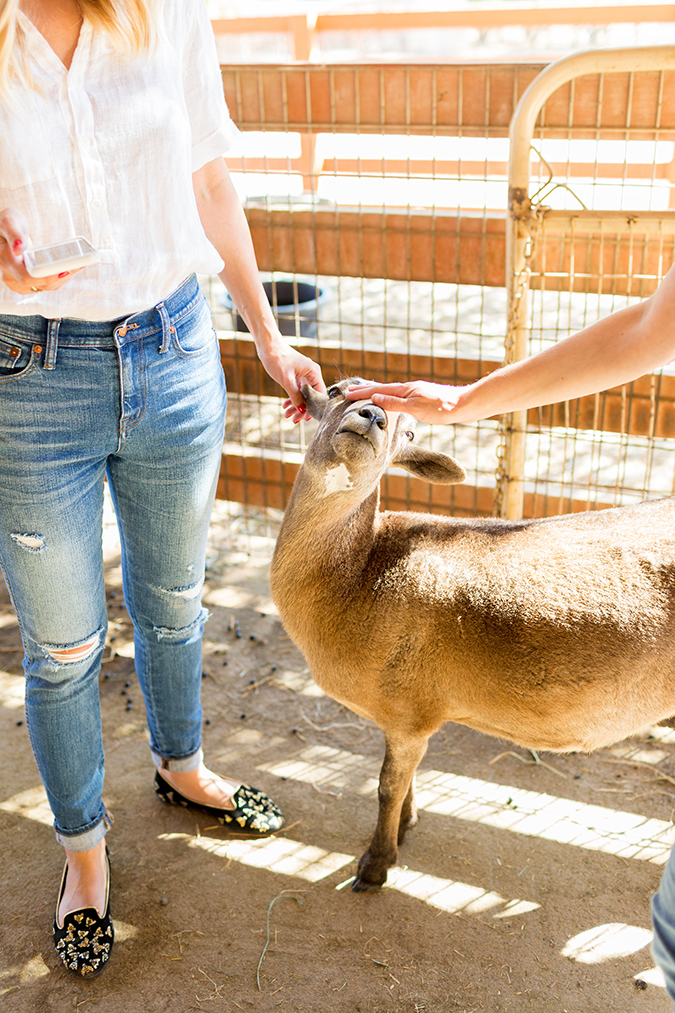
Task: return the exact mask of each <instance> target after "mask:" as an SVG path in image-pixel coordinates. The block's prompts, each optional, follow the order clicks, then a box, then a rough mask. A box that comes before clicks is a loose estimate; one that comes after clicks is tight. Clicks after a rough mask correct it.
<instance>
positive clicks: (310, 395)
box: [300, 383, 328, 419]
mask: <svg viewBox="0 0 675 1013" xmlns="http://www.w3.org/2000/svg"><path fill="white" fill-rule="evenodd" d="M300 393H301V394H302V396H303V398H304V400H305V405H306V407H307V411H308V412H309V414H310V415H311V416H312V418H313V419H320V418H321V416H322V415H323V413H324V410H325V407H326V405H327V404H328V395H327V394H322V393H321V392H320V391H318V390H314V388H313V387H310V386H309V384H308V383H306V384H304V386H303V387H302V388H301V391H300Z"/></svg>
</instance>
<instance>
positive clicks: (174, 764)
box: [150, 749, 204, 774]
mask: <svg viewBox="0 0 675 1013" xmlns="http://www.w3.org/2000/svg"><path fill="white" fill-rule="evenodd" d="M150 755H151V756H152V762H153V763H154V765H155V766H156V767H159V769H160V770H174V771H175V772H176V773H177V774H188V773H189V772H190V771H191V770H196V769H197V767H198V766H199V764H200V763H201V762H202V760H203V759H204V753H203V752H202V750H201V749H198V750H197V752H196V753H193V754H192V756H182V757H181V758H180V759H179V760H174V759H172V758H171V757H169V756H160V755H159V753H156V752H155V751H154V750H153V749H151V750H150Z"/></svg>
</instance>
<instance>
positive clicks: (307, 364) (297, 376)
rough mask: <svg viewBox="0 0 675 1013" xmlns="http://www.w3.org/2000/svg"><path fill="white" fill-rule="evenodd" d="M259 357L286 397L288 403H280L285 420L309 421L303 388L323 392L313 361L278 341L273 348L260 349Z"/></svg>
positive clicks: (322, 385) (317, 370)
mask: <svg viewBox="0 0 675 1013" xmlns="http://www.w3.org/2000/svg"><path fill="white" fill-rule="evenodd" d="M258 355H259V357H260V361H261V362H262V364H263V366H264V368H265V371H266V372H267V373H269V375H270V376H271V377H272V379H273V380H276V382H277V383H278V384H279V386H280V387H283V388H284V390H285V391H286V393H287V394H288V400H286V401H284V403H283V407H284V408H285V409H286V411H285V415H286V418H287V419H288V418H290V419H292V420H293V422H302V420H303V419H309V418H310V417H311V416H310V415H308V414H307V412H306V410H305V402H304V401H303V398H302V394H301V390H302V387H303V386H304V385H305V384H308V385H309V386H310V387H313V388H314V390H320V391H325V390H326V387H325V385H324V382H323V380H322V378H321V369H320V368H319V366H317V364H316V362H313V361H312V359H309V358H308V357H307V356H306V355H302V354H301V353H300V352H298V351H297V350H296V349H295V348H292V347H291V345H288V344H286V342H285V341H283V339H281V338H280V340H279V342H278V343H276V344H275V345H274V346H273V348H272V349H270V350H262V351H261V350H260V349H259V350H258Z"/></svg>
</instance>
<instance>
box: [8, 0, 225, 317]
mask: <svg viewBox="0 0 675 1013" xmlns="http://www.w3.org/2000/svg"><path fill="white" fill-rule="evenodd" d="M161 10H162V21H163V25H162V26H161V30H160V32H159V37H158V40H157V45H156V49H155V50H154V51H153V52H152V53H151V54H149V55H145V56H142V57H140V58H138V59H133V58H130V57H128V56H127V57H125V56H123V55H119V54H118V53H116V52H115V51H114V49H113V46H112V45H111V41H110V39H109V38H108V36H107V35H106V34H105V33H104V32H95V31H93V30H92V28H91V25H90V24H89V23H88V22H87V21H86V20H85V21H84V24H83V25H82V28H81V30H80V37H79V40H78V44H77V49H76V51H75V55H74V57H73V61H72V64H71V67H70V69H69V70H66V68H65V66H64V65H63V63H62V62H61V61H60V60H59V58H58V57H57V56H56V54H55V53H54V51H53V50H52V48H51V46H50V45H49V44H48V43H47V42H46V40H45V39H44V38H43V36H42V35H41V34H40V33H39V32H38V30H37V29H36V28H35V27H34V25H33V24H32V23H31V22H30V21H29V19H28V18H27V17H26V16H25V15H23V14H22V13H20V14H19V17H20V18H21V24H22V27H23V28H24V30H25V32H26V35H27V38H28V45H29V54H30V71H31V74H32V76H33V79H34V84H35V86H36V87H35V88H30V89H28V88H25V87H20V86H19V85H16V86H15V87H14V88H13V92H12V101H11V102H9V103H7V102H5V103H3V104H0V138H1V141H0V210H2V209H4V208H9V207H12V208H17V209H18V210H19V211H21V212H22V213H23V214H24V215H25V217H26V219H27V220H28V223H29V227H30V231H31V242H32V245H34V246H41V245H43V244H46V243H53V242H59V241H62V240H65V239H68V238H70V237H72V236H75V235H82V236H85V237H86V238H87V239H88V240H89V242H90V243H91V244H92V245H93V246H95V247H96V249H98V250H99V252H100V254H101V261H100V263H98V264H94V265H91V266H89V267H85V268H84V269H83V270H82V271H80V272H79V273H78V274H75V275H73V277H72V278H71V279H69V280H68V281H67V282H66V283H65V284H64V285H63V286H62V287H61V288H60V289H58V290H57V291H54V292H37V293H30V294H29V295H19V294H18V293H16V292H12V291H11V289H9V288H7V286H6V285H4V284H3V283H2V282H1V281H0V314H16V315H20V316H28V315H34V314H39V315H41V316H44V317H47V318H50V319H55V318H59V317H77V318H79V319H84V320H114V319H117V318H119V317H122V316H127V315H129V314H131V313H136V312H138V311H140V310H145V309H148V308H150V307H151V306H154V305H155V304H156V303H158V302H161V300H162V299H164V298H165V297H166V296H167V295H169V293H170V292H172V291H173V290H174V289H175V288H176V287H177V286H178V285H180V283H181V282H182V281H183V280H184V279H185V278H186V277H188V276H189V275H190V274H192V272H193V271H196V272H199V273H203V274H215V273H218V272H219V271H221V270H222V268H223V262H222V260H221V258H220V256H219V254H218V253H217V251H216V250H215V248H214V247H213V246H212V245H211V243H210V242H209V241H208V239H207V238H206V235H205V233H204V230H203V228H202V225H201V222H200V220H199V214H198V211H197V204H196V201H195V197H194V192H193V189H192V173H193V172H194V171H195V170H196V169H199V168H201V167H202V166H203V165H205V164H206V163H207V162H209V161H211V160H213V159H214V158H217V157H218V156H220V155H223V154H224V153H225V152H226V151H227V150H228V148H230V147H231V145H232V142H233V141H234V140H235V138H236V137H237V136H238V133H239V132H238V130H237V128H236V127H235V126H234V124H233V123H232V120H231V119H230V116H229V113H228V111H227V106H226V105H225V100H224V97H223V88H222V82H221V77H220V68H219V65H218V58H217V55H216V47H215V40H214V37H213V32H212V30H211V25H210V22H209V18H208V14H207V10H206V4H205V2H204V0H164V4H163V5H162V8H161Z"/></svg>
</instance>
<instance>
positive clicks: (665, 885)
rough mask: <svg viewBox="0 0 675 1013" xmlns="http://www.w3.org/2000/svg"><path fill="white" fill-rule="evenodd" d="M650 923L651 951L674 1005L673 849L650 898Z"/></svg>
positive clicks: (674, 903) (674, 906)
mask: <svg viewBox="0 0 675 1013" xmlns="http://www.w3.org/2000/svg"><path fill="white" fill-rule="evenodd" d="M652 924H653V926H654V942H653V943H652V953H653V954H654V960H655V961H656V963H657V964H658V965H659V967H660V968H661V970H662V971H663V974H664V976H665V979H666V989H667V991H668V995H669V996H670V998H671V999H672V1001H673V1005H674V1006H675V849H673V850H671V852H670V855H669V857H668V862H667V864H666V867H665V869H664V871H663V876H662V878H661V885H660V886H659V889H658V892H657V894H656V896H655V897H654V898H653V899H652Z"/></svg>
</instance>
